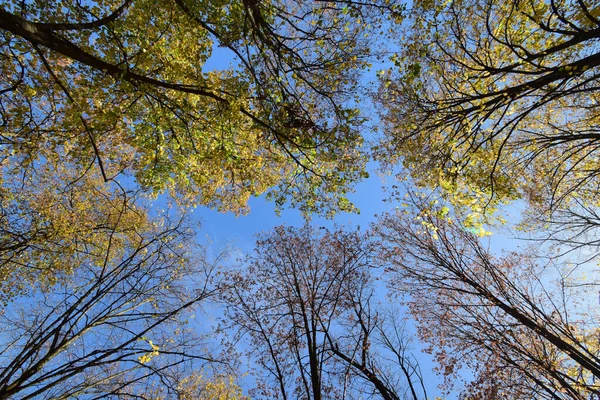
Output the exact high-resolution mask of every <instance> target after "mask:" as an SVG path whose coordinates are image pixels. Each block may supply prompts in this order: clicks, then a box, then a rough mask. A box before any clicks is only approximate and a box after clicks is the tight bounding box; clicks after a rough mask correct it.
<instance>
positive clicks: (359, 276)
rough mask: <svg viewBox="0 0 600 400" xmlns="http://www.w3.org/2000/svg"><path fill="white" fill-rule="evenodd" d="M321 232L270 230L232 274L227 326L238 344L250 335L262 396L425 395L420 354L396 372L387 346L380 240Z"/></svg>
mask: <svg viewBox="0 0 600 400" xmlns="http://www.w3.org/2000/svg"><path fill="white" fill-rule="evenodd" d="M317 232H318V231H316V230H315V229H313V228H311V227H310V226H305V227H303V228H301V229H295V228H285V227H278V228H276V229H275V230H274V231H272V232H270V233H267V234H265V235H262V236H261V237H260V238H259V240H258V242H257V247H256V250H255V253H254V255H252V256H251V257H250V258H249V260H248V261H249V263H248V265H247V266H244V269H243V271H241V272H239V273H235V274H233V275H232V276H231V285H230V288H229V290H228V291H227V292H226V296H225V300H226V305H227V310H226V314H227V316H228V321H229V322H227V323H226V326H228V327H230V329H231V328H233V329H234V330H235V335H234V339H235V340H236V341H237V340H243V339H244V338H246V340H245V341H244V343H246V345H247V346H248V347H249V351H248V354H249V356H250V357H251V359H252V360H254V361H255V362H256V364H257V365H258V367H259V370H258V371H257V373H256V375H257V377H256V379H257V382H258V385H257V388H256V389H255V390H254V394H255V395H256V396H258V397H259V398H262V397H264V398H281V399H295V398H307V399H315V400H317V399H325V398H363V397H362V396H369V397H372V396H374V397H375V398H382V399H392V400H394V399H400V398H401V397H400V396H403V395H404V392H403V389H404V388H403V385H406V387H408V386H410V390H409V389H407V390H406V393H407V394H408V396H407V398H412V399H417V398H419V395H420V394H421V387H419V386H418V382H419V380H420V375H419V370H418V366H417V365H416V364H415V363H414V360H412V359H410V358H409V357H406V358H398V359H396V360H395V361H394V363H391V364H393V367H395V370H391V367H392V365H391V364H390V365H386V364H385V362H384V360H383V359H382V357H380V355H379V354H378V351H377V348H378V345H377V343H379V338H380V337H381V335H380V331H381V326H382V325H381V324H382V319H381V318H380V313H379V312H378V311H377V310H376V301H375V300H374V297H375V289H374V286H373V282H372V279H373V278H372V276H371V272H370V268H372V267H373V265H372V264H371V263H372V261H373V260H374V259H373V255H374V251H375V247H374V242H373V241H371V240H370V239H369V235H368V234H366V235H365V234H361V233H360V232H345V231H343V230H337V231H334V232H329V231H326V230H323V231H322V233H317ZM387 338H391V336H390V335H388V336H387ZM390 343H392V342H390ZM394 345H395V346H397V347H396V350H397V352H398V354H401V352H403V351H404V350H405V349H406V347H405V345H406V343H404V340H401V341H400V342H394ZM404 355H405V354H404ZM396 361H397V362H398V363H396ZM398 364H400V366H399V365H398ZM386 367H390V368H389V369H388V368H386ZM401 368H406V373H404V372H401V371H400V369H401ZM406 379H408V383H407V381H406Z"/></svg>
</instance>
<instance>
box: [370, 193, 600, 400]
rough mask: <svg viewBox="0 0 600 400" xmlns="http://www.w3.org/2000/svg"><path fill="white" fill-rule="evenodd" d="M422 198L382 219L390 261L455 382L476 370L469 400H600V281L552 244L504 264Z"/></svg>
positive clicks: (513, 254)
mask: <svg viewBox="0 0 600 400" xmlns="http://www.w3.org/2000/svg"><path fill="white" fill-rule="evenodd" d="M413 199H414V200H415V203H414V205H415V207H414V208H413V210H412V211H413V212H408V211H404V212H402V211H399V212H397V213H396V214H389V215H386V216H385V217H383V218H382V219H381V221H380V223H379V225H378V234H379V236H380V238H381V240H382V253H381V256H382V257H383V258H384V259H385V260H386V261H387V262H389V263H390V264H391V265H392V267H391V268H393V269H394V271H395V272H396V274H397V276H396V279H394V280H393V282H392V287H394V288H396V289H397V290H398V291H400V292H401V293H404V294H405V297H404V298H405V301H406V302H407V304H408V305H409V306H410V308H411V311H412V314H413V316H415V318H416V319H417V321H418V322H419V333H420V337H421V338H422V339H423V340H425V341H426V342H428V343H429V344H430V346H431V347H430V351H432V352H434V353H435V354H436V358H437V360H438V362H439V364H440V371H441V372H442V373H443V374H444V375H445V376H446V377H447V378H449V381H448V382H449V383H450V382H452V381H453V380H454V379H456V378H457V377H459V376H460V375H459V371H463V369H462V368H469V370H470V371H472V373H473V375H474V379H473V381H472V382H470V383H469V384H468V385H467V386H466V387H465V390H464V391H463V392H462V398H464V399H476V398H489V399H508V398H510V399H531V398H539V399H590V398H596V397H598V396H599V395H600V386H599V385H598V383H597V382H598V379H599V378H600V341H599V339H598V335H599V333H600V327H599V326H598V317H599V316H598V313H597V305H596V304H594V303H595V300H594V299H596V296H597V292H598V288H599V287H598V282H597V280H596V279H593V278H585V277H584V276H581V275H582V274H580V273H578V272H581V268H583V267H581V266H580V267H579V268H580V269H579V270H577V269H576V267H575V266H574V265H573V260H569V259H560V258H557V257H556V256H555V254H553V253H550V254H544V253H543V251H544V250H547V248H546V249H545V248H544V247H540V248H538V249H537V251H534V250H535V249H527V250H524V251H521V252H511V253H505V254H504V255H503V256H502V257H495V256H493V255H492V254H491V253H490V252H489V251H488V250H486V249H485V247H484V246H483V245H482V243H481V239H480V238H477V237H476V236H475V235H473V234H472V233H470V232H468V230H466V229H465V226H464V225H461V224H460V223H459V222H456V221H455V220H451V219H449V218H448V216H447V215H445V214H444V213H443V212H440V211H441V209H438V210H435V209H434V210H432V209H431V207H430V206H429V205H428V204H423V202H422V199H419V198H418V197H414V198H413ZM592 268H593V267H590V266H589V265H588V266H587V268H586V269H587V270H588V271H589V270H590V269H592ZM592 273H593V272H592ZM448 387H451V386H448Z"/></svg>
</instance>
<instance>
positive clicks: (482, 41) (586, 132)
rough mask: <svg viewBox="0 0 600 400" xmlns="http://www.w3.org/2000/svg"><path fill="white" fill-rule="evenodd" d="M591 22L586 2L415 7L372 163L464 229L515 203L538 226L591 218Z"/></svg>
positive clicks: (599, 22)
mask: <svg viewBox="0 0 600 400" xmlns="http://www.w3.org/2000/svg"><path fill="white" fill-rule="evenodd" d="M599 18H600V7H599V6H598V4H597V3H596V2H590V1H585V0H580V1H562V0H549V1H525V0H523V1H521V0H517V1H509V2H506V1H496V0H459V1H450V2H438V1H431V2H418V3H415V5H414V8H413V10H412V11H411V13H410V17H409V18H408V19H407V24H406V29H405V30H403V31H402V33H401V34H400V35H399V36H398V41H399V43H400V47H401V50H400V51H399V52H398V53H397V54H396V55H395V56H394V57H393V61H394V66H393V67H392V68H390V70H389V71H387V72H384V73H382V75H381V76H382V86H381V90H380V93H379V101H380V103H381V106H382V113H383V119H384V121H385V132H386V140H384V141H383V142H382V143H381V145H380V147H379V150H378V151H379V155H380V157H381V159H382V160H383V161H384V162H388V163H391V164H395V163H396V162H402V163H403V165H404V166H405V167H406V169H407V170H409V171H410V172H411V175H412V177H413V178H414V180H415V181H416V183H417V184H418V185H420V186H426V187H435V188H439V189H440V190H441V192H442V193H443V196H444V197H445V198H447V199H448V200H450V201H451V202H452V204H453V205H454V206H455V207H457V208H463V209H469V211H470V215H469V217H468V220H466V223H467V224H469V225H475V224H478V223H480V222H482V221H485V220H486V219H487V217H488V216H489V215H490V214H492V213H493V212H494V211H495V209H496V208H497V207H498V206H499V205H501V204H504V203H507V202H511V201H514V200H516V199H524V200H526V201H527V202H528V203H529V205H530V206H531V208H530V210H533V211H534V214H536V215H538V216H539V215H541V216H542V218H543V219H544V220H545V222H547V221H548V220H551V218H550V217H551V216H552V213H553V212H555V211H557V210H558V211H561V212H562V211H564V210H569V209H574V212H575V213H578V214H581V211H585V210H589V208H590V207H591V208H595V207H597V206H598V203H597V200H598V198H599V197H598V189H597V186H598V179H597V175H598V168H597V163H598V151H597V149H598V138H599V136H598V129H597V126H598V105H597V99H598V84H597V83H598V77H599V65H600V54H599V45H598V43H599V42H598V41H599V39H600V19H599ZM408 21H410V22H408ZM563 216H564V215H563ZM591 216H592V217H593V214H591ZM561 219H562V217H561ZM581 221H582V219H578V222H581Z"/></svg>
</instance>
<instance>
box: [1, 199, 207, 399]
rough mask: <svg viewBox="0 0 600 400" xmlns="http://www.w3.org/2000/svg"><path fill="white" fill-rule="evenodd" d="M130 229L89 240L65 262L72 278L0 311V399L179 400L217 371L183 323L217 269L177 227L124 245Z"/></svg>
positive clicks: (134, 235) (141, 229) (146, 225)
mask: <svg viewBox="0 0 600 400" xmlns="http://www.w3.org/2000/svg"><path fill="white" fill-rule="evenodd" d="M125 213H126V211H124V212H123V214H125ZM115 218H117V219H118V217H115ZM123 218H126V216H123ZM124 226H125V225H124V224H116V225H115V226H113V227H106V228H105V229H101V230H99V231H98V232H97V233H96V235H95V238H96V239H97V242H96V243H95V244H94V243H89V242H87V243H86V242H85V238H83V239H82V240H83V241H84V244H83V245H82V246H81V247H77V248H75V249H74V250H73V254H71V255H70V258H65V259H64V260H62V261H63V262H69V261H70V260H76V261H77V265H76V268H74V269H73V270H72V271H69V273H65V274H60V275H57V276H55V277H54V280H53V281H52V282H49V283H48V284H47V285H45V286H44V287H40V285H34V286H33V288H31V289H29V290H28V293H27V296H19V295H16V296H14V297H13V298H12V299H11V301H10V302H9V303H8V304H6V305H5V306H4V307H3V308H2V310H1V311H0V338H1V339H0V359H1V360H2V362H0V397H2V398H19V399H29V398H40V397H44V398H56V399H66V398H74V397H77V398H88V396H89V397H90V398H91V397H94V398H99V397H111V396H113V397H114V396H118V397H119V398H150V397H151V396H152V393H155V392H160V393H165V394H166V395H168V396H170V397H173V396H174V395H175V394H176V393H178V391H179V390H180V387H179V382H181V380H182V379H183V378H184V377H185V376H187V375H189V374H190V372H191V371H192V370H194V369H199V368H200V367H201V366H202V365H203V364H205V363H208V362H212V358H211V356H210V354H208V353H206V351H204V350H203V349H202V348H203V347H201V346H200V345H201V344H203V343H202V341H201V340H200V339H201V338H200V337H198V336H197V335H196V334H194V333H193V331H191V330H190V329H189V328H187V327H186V319H187V318H190V317H192V316H193V310H194V307H195V306H197V305H198V304H199V303H200V302H203V301H206V299H207V298H209V296H210V295H211V294H212V293H213V291H214V290H215V287H213V283H212V282H211V281H212V270H213V269H214V265H212V264H210V263H209V261H208V259H207V258H206V257H205V255H203V254H202V253H198V252H196V254H195V255H194V252H193V250H192V248H191V247H190V245H191V240H192V238H193V234H192V232H190V231H189V230H186V229H185V227H184V226H183V225H181V224H179V223H177V224H170V223H169V222H168V220H166V219H163V220H155V221H142V222H140V221H138V224H136V226H135V228H131V229H132V230H134V232H131V234H127V235H125V237H123V235H122V231H121V229H123V228H124ZM101 236H102V238H100V237H101ZM32 251H33V250H32ZM59 254H61V255H65V256H66V255H69V254H67V253H65V252H61V253H59ZM46 257H47V256H41V258H42V259H44V258H46ZM55 262H56V263H60V262H61V259H60V256H59V257H58V258H57V259H56V260H55Z"/></svg>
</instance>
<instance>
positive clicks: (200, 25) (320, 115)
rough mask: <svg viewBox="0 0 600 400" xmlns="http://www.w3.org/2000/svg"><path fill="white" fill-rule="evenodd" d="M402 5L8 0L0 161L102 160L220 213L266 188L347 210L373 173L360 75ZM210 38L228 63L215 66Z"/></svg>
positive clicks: (23, 165)
mask: <svg viewBox="0 0 600 400" xmlns="http://www.w3.org/2000/svg"><path fill="white" fill-rule="evenodd" d="M399 12H400V7H399V6H398V5H396V4H394V2H390V1H383V0H381V1H374V2H370V3H369V4H364V3H363V2H353V1H330V2H307V1H287V0H281V1H280V0H274V1H268V2H254V1H245V0H244V1H241V0H240V1H238V0H235V1H217V2H214V1H211V2H205V3H200V2H192V1H187V0H172V1H167V2H164V1H160V2H157V1H152V0H150V1H148V0H123V1H112V0H111V1H101V2H95V1H92V2H78V1H77V2H72V1H56V2H50V3H48V2H38V1H11V0H7V1H3V2H1V3H0V32H1V35H2V36H1V38H2V39H1V41H2V42H1V50H0V51H1V54H2V59H3V62H2V67H1V68H2V70H1V73H0V75H1V76H2V78H0V79H1V82H0V105H1V107H0V113H1V118H2V132H1V135H2V136H1V142H0V143H1V145H2V147H1V153H0V159H2V160H3V175H4V174H7V173H8V170H9V169H10V168H18V169H25V170H28V171H31V169H32V168H33V166H34V165H35V164H36V163H39V162H51V163H53V164H57V163H60V164H65V165H70V166H71V167H73V168H76V169H78V170H81V171H83V170H86V169H88V168H91V167H92V166H93V167H94V168H96V169H97V170H98V171H99V173H100V174H101V175H102V177H103V179H105V180H111V179H114V178H117V177H120V176H122V175H125V176H133V177H134V178H135V182H136V183H137V184H138V185H139V186H141V187H143V188H144V189H146V190H147V191H150V192H152V193H154V194H156V193H162V192H165V191H166V192H170V193H172V194H174V193H176V197H177V200H178V201H180V202H183V203H189V202H191V203H193V204H201V205H209V206H211V207H215V208H217V209H219V210H224V211H225V210H231V211H235V212H243V211H246V210H247V208H246V202H247V200H248V198H249V197H250V196H258V195H260V194H263V193H265V192H268V193H269V196H270V197H271V198H273V199H275V201H276V202H277V204H279V205H280V206H281V205H283V203H284V202H285V201H287V200H289V201H291V203H292V204H294V205H296V206H298V207H300V208H302V209H303V210H305V211H307V212H314V211H320V212H322V213H328V212H333V210H338V209H342V210H349V209H352V206H351V205H350V203H349V202H348V201H347V200H346V198H345V194H346V193H347V192H348V191H349V190H350V187H351V183H352V182H356V181H357V180H359V179H361V178H363V177H364V176H365V170H364V164H365V155H364V149H363V140H362V137H361V133H360V132H359V129H358V128H359V127H360V125H361V117H359V116H358V111H357V109H356V107H355V105H352V103H353V102H354V101H355V100H356V99H355V95H356V89H357V84H358V83H357V82H358V80H357V76H358V75H359V73H360V72H361V71H362V70H363V69H365V68H366V67H367V66H368V65H369V62H370V61H371V59H372V57H373V55H374V51H375V49H376V46H374V45H373V43H372V40H373V39H374V38H375V37H376V32H377V31H378V27H380V25H381V23H383V22H384V21H386V20H387V18H388V17H391V18H393V19H397V18H399V15H400V14H399ZM372 38H373V39H372ZM215 48H219V49H220V50H226V51H227V52H228V54H229V57H231V60H232V61H231V63H232V65H231V66H230V67H226V66H224V65H218V68H217V69H211V67H210V66H208V65H207V64H206V62H207V60H209V58H210V57H211V54H212V52H213V50H214V49H215ZM222 61H223V64H224V63H225V60H222ZM4 163H8V167H7V168H6V169H4ZM13 166H14V167H13ZM4 176H6V175H4ZM3 181H4V179H3ZM67 183H68V182H67Z"/></svg>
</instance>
